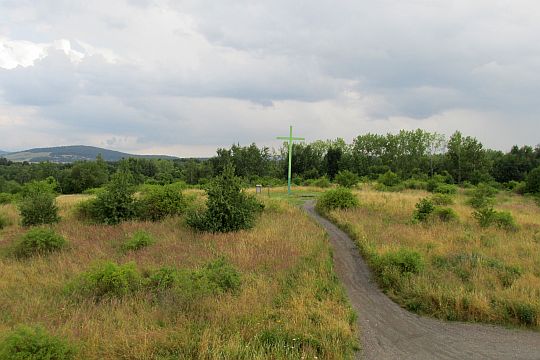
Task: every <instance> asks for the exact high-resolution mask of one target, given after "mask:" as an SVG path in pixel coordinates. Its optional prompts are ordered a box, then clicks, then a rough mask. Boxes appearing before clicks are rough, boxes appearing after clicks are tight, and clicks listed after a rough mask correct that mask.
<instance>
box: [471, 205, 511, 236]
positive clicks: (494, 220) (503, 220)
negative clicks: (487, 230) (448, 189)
mask: <svg viewBox="0 0 540 360" xmlns="http://www.w3.org/2000/svg"><path fill="white" fill-rule="evenodd" d="M473 217H474V218H475V219H476V221H478V224H479V225H480V226H481V227H489V226H492V225H496V226H497V227H499V228H500V229H504V230H507V231H515V230H517V229H518V225H517V224H516V222H515V220H514V218H513V217H512V214H510V213H509V212H506V211H496V210H494V209H493V208H492V207H484V208H481V209H478V210H476V211H475V212H474V213H473Z"/></svg>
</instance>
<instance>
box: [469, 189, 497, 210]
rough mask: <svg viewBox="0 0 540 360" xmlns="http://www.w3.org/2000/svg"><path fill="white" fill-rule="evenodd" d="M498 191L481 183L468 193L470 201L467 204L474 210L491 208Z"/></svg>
mask: <svg viewBox="0 0 540 360" xmlns="http://www.w3.org/2000/svg"><path fill="white" fill-rule="evenodd" d="M497 192H498V190H497V189H495V188H494V187H492V186H490V185H487V184H484V183H481V184H478V185H477V186H476V188H474V189H473V190H472V191H470V192H469V195H470V199H469V200H468V204H469V205H471V206H472V207H473V208H475V209H482V208H485V207H492V206H493V204H494V203H495V199H494V198H495V195H497Z"/></svg>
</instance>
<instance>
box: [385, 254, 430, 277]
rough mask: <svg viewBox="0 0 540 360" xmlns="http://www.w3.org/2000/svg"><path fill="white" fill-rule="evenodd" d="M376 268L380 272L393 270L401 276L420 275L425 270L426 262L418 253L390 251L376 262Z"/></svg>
mask: <svg viewBox="0 0 540 360" xmlns="http://www.w3.org/2000/svg"><path fill="white" fill-rule="evenodd" d="M375 262H376V263H375V268H376V269H378V271H379V272H382V271H384V270H385V269H388V268H393V269H396V270H397V271H398V273H399V274H400V275H408V274H418V273H420V272H421V271H422V270H424V268H425V265H426V264H425V261H424V258H423V257H422V255H420V254H419V253H418V252H416V251H413V250H409V249H406V248H401V249H399V250H397V251H389V252H387V253H385V254H383V255H380V256H378V258H377V259H376V260H375Z"/></svg>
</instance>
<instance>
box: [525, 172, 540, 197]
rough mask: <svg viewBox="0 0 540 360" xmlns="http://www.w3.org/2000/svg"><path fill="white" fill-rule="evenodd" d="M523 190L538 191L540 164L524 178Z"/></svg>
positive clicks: (535, 192) (539, 190)
mask: <svg viewBox="0 0 540 360" xmlns="http://www.w3.org/2000/svg"><path fill="white" fill-rule="evenodd" d="M525 192H528V193H533V194H538V193H540V166H539V167H537V168H535V169H533V170H531V171H530V172H529V174H528V175H527V179H526V180H525Z"/></svg>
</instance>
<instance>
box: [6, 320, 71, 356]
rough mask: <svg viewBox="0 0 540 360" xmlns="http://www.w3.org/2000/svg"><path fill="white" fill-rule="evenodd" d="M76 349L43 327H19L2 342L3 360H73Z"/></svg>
mask: <svg viewBox="0 0 540 360" xmlns="http://www.w3.org/2000/svg"><path fill="white" fill-rule="evenodd" d="M75 355H76V349H75V347H74V346H73V345H71V344H69V342H67V341H66V340H64V339H61V338H59V337H57V336H53V335H50V334H48V333H47V331H46V330H45V329H44V328H42V327H41V326H35V327H30V326H19V327H17V328H16V329H15V330H13V331H12V332H11V333H9V334H8V335H7V336H5V337H4V338H3V339H1V340H0V359H2V360H72V359H75Z"/></svg>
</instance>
